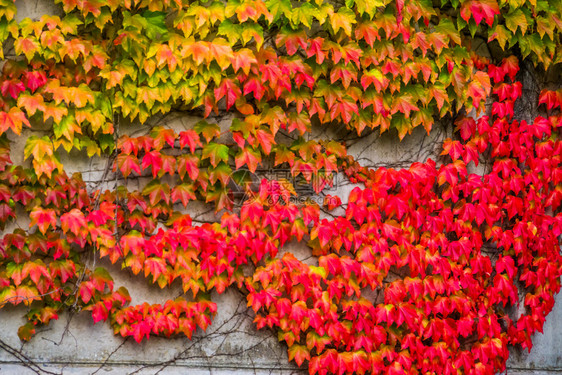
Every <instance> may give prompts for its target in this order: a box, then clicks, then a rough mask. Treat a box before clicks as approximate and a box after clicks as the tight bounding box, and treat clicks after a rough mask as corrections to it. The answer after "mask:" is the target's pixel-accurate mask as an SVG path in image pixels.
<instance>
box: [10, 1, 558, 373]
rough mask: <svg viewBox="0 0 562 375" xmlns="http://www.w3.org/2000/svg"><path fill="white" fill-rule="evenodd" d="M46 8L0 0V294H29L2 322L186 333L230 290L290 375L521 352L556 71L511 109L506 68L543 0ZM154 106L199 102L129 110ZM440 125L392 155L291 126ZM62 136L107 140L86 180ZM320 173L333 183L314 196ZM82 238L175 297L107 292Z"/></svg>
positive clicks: (494, 358)
mask: <svg viewBox="0 0 562 375" xmlns="http://www.w3.org/2000/svg"><path fill="white" fill-rule="evenodd" d="M55 3H57V4H58V6H59V10H60V13H59V14H58V15H44V16H42V17H41V18H40V19H39V20H30V19H23V20H19V21H18V20H16V13H17V9H16V6H15V3H14V2H13V1H12V0H0V40H1V41H2V42H3V47H4V48H3V51H2V53H3V58H4V60H3V67H2V74H1V77H0V93H1V97H0V134H1V135H0V175H1V179H0V225H1V228H2V230H5V229H6V228H9V230H5V233H3V236H2V240H1V241H0V307H4V308H6V307H7V306H9V305H19V304H23V305H25V306H27V307H28V313H27V315H26V318H27V319H28V322H27V323H26V324H24V325H23V326H21V327H20V328H19V330H18V334H19V337H20V338H21V339H22V340H30V339H31V338H32V336H33V335H34V334H35V332H36V330H37V329H38V328H39V327H41V326H45V325H47V324H49V323H50V321H51V320H56V319H58V316H59V314H61V313H62V312H64V311H66V310H76V309H78V310H86V311H89V312H91V316H92V318H93V322H94V323H96V322H100V321H109V323H110V324H111V327H112V328H113V330H114V333H115V334H116V335H121V336H123V337H128V336H132V337H133V338H134V339H135V340H136V341H137V342H140V341H142V340H143V339H149V337H150V336H151V335H158V336H166V337H169V336H173V335H185V336H187V337H189V338H191V336H192V334H193V333H194V331H195V330H197V329H198V327H199V328H200V329H202V330H205V329H206V328H207V327H208V326H209V325H210V324H212V320H213V316H214V315H215V313H216V311H217V305H216V304H215V303H214V302H213V301H212V297H213V294H214V293H219V294H220V293H223V292H224V291H225V290H226V289H227V288H237V289H239V290H240V291H241V292H242V293H244V295H245V296H246V298H247V304H248V307H249V308H250V309H252V310H253V312H254V313H255V320H254V322H255V324H256V327H257V328H258V329H261V328H264V327H269V328H272V329H274V330H276V331H277V332H278V337H279V340H280V341H284V342H285V343H286V344H287V346H288V356H289V360H291V361H293V360H294V361H295V362H296V363H297V365H299V366H307V367H308V369H309V372H310V373H311V374H316V373H318V374H326V373H337V374H343V373H347V374H351V373H359V374H363V373H376V374H378V373H388V374H405V373H411V374H418V373H438V374H492V373H496V372H498V371H502V370H504V369H505V363H506V360H507V358H508V354H509V353H508V347H509V346H521V347H523V348H528V349H529V350H530V348H531V346H532V341H531V336H532V334H533V333H534V332H536V331H541V330H542V327H543V324H544V321H545V317H546V315H547V314H548V313H549V312H550V310H551V309H552V307H553V304H554V295H555V294H556V293H558V291H559V290H560V276H561V275H562V257H561V255H560V242H559V236H560V234H562V213H561V210H560V206H561V201H562V169H561V162H562V161H561V155H562V149H561V147H562V146H561V143H560V140H559V134H560V128H561V127H562V117H561V115H560V107H561V105H562V90H561V89H560V88H559V87H558V86H552V85H550V86H548V84H547V85H546V86H545V87H543V88H542V91H541V92H540V93H538V92H537V93H534V94H531V96H533V100H536V102H537V107H536V108H538V109H537V111H536V116H534V117H533V118H527V119H522V118H518V117H517V116H515V114H514V108H516V107H517V105H518V103H521V99H520V98H521V96H522V94H523V93H524V91H525V89H526V88H525V87H524V86H523V83H522V82H521V81H520V79H519V78H520V76H521V74H520V73H519V70H520V66H521V64H527V65H528V66H533V65H534V66H535V67H536V69H537V71H541V72H543V74H544V75H556V74H558V73H557V72H559V69H560V63H561V62H562V61H561V59H562V47H561V46H562V45H561V43H560V42H561V41H560V35H561V34H560V31H561V30H562V4H561V3H560V2H559V1H541V0H539V1H537V0H508V1H506V0H500V1H499V2H498V1H496V0H486V1H476V0H469V1H465V0H460V1H459V0H453V1H447V0H441V1H428V0H394V1H388V0H346V1H345V2H339V1H323V0H315V1H312V2H291V1H289V0H267V1H263V0H245V1H237V0H228V1H225V2H220V1H208V2H198V1H194V2H188V1H185V0H174V1H172V0H153V1H148V0H127V1H117V0H56V1H55ZM559 78H560V77H558V82H560V80H559ZM554 81H556V79H555V80H554ZM172 112H177V113H184V114H189V115H192V116H193V115H194V116H199V117H200V118H201V121H199V122H197V123H196V124H195V125H194V126H190V127H189V128H186V129H184V130H181V131H177V130H175V129H173V128H171V127H167V126H166V125H161V124H160V125H156V126H153V125H150V124H151V121H150V120H151V119H153V118H154V117H155V116H158V115H163V114H164V115H165V114H168V113H172ZM225 116H226V117H225ZM221 119H222V120H221ZM224 119H227V120H226V122H227V124H226V125H225V120H224ZM440 122H448V123H452V124H454V127H455V130H454V133H453V134H452V136H451V138H448V139H446V140H445V141H444V142H443V148H442V154H441V156H440V158H439V159H438V160H431V159H429V160H427V161H425V162H423V163H422V162H416V163H414V164H412V165H411V167H410V168H407V169H402V170H395V169H387V168H379V169H376V170H375V169H371V168H368V167H365V166H362V165H361V164H360V163H359V162H358V161H357V160H356V159H355V158H354V157H353V156H352V155H350V154H348V153H347V148H346V144H345V142H340V141H339V140H336V139H332V138H324V139H319V138H314V137H311V134H312V131H313V129H314V128H317V127H323V128H327V129H336V128H338V127H341V126H342V124H343V126H344V127H345V128H346V129H347V131H348V133H349V134H352V133H356V135H357V136H359V137H362V136H365V135H366V134H370V133H372V132H374V131H376V132H381V133H383V132H387V131H388V132H391V133H392V134H394V135H395V136H396V137H397V138H399V139H400V140H401V139H403V138H404V137H406V136H407V135H408V134H409V133H411V132H412V131H413V129H414V128H416V127H418V126H422V127H423V128H425V130H426V131H427V132H428V133H429V132H430V131H431V130H432V128H434V127H435V126H436V124H438V123H440ZM125 128H129V129H131V128H132V129H137V130H142V129H145V131H144V132H141V133H142V134H143V135H138V134H136V135H134V134H133V133H130V132H129V133H126V132H124V131H122V129H125ZM21 139H25V147H24V149H23V151H22V153H23V155H22V157H23V159H24V161H23V163H22V165H17V164H14V163H13V162H12V159H15V158H17V159H18V160H19V159H21V157H20V155H14V153H15V151H13V150H11V148H10V147H11V145H12V144H13V143H14V142H16V141H19V140H21ZM69 153H70V154H72V155H80V157H81V158H86V157H89V158H94V157H97V158H102V159H106V160H107V161H108V166H109V168H108V170H107V171H106V174H105V175H104V177H103V178H104V180H103V181H101V182H102V184H100V185H99V188H98V189H94V190H92V189H89V188H88V187H87V185H86V183H85V182H84V181H83V180H82V176H81V175H80V174H79V173H76V174H72V175H69V174H67V172H66V171H65V166H64V165H63V162H62V161H61V160H63V158H61V156H62V155H67V154H69ZM259 168H273V169H275V168H279V169H285V170H288V171H290V172H289V174H290V176H291V178H292V181H289V180H287V179H262V180H261V181H255V180H252V179H251V176H252V174H253V173H255V172H256V171H257V170H258V169H259ZM337 176H345V178H346V179H348V180H349V181H350V182H351V183H353V184H355V185H356V187H355V188H354V189H353V190H352V191H351V192H350V193H349V195H348V196H331V195H326V193H325V190H326V188H327V187H329V186H332V185H333V183H334V180H335V178H336V177H337ZM297 178H299V179H300V180H302V181H304V182H305V183H306V184H308V185H310V186H311V187H312V189H313V193H314V194H316V195H317V196H320V197H322V198H323V202H324V204H318V200H312V199H308V200H307V199H295V198H296V197H297V196H298V192H297V190H296V186H295V181H296V180H295V179H297ZM132 179H137V180H138V181H143V182H142V183H139V184H137V185H138V186H140V187H138V186H137V188H132V187H131V186H132V185H129V184H128V183H127V182H128V181H130V180H132ZM112 181H113V182H116V183H115V186H113V188H108V186H109V185H108V184H109V183H110V182H112ZM299 198H303V197H299ZM196 201H199V202H203V203H205V204H207V205H210V206H212V207H213V209H214V210H215V213H216V221H215V222H209V223H202V224H201V223H196V222H194V221H193V220H192V218H191V217H190V214H189V212H190V207H192V206H190V204H192V203H193V202H196ZM342 202H343V203H342ZM321 203H322V202H321ZM19 223H24V224H22V225H19ZM296 242H304V243H306V244H307V245H308V247H309V248H310V251H311V253H312V255H313V256H314V261H313V262H311V261H306V262H305V261H304V260H299V259H297V257H295V256H294V255H293V254H291V253H290V252H289V251H287V250H290V248H291V246H290V245H291V244H294V243H296ZM99 258H105V259H108V260H109V261H110V262H111V263H118V264H121V265H122V267H123V268H124V269H127V270H129V271H130V272H131V273H133V274H135V275H141V276H144V277H145V278H147V279H148V280H149V281H150V282H151V283H153V284H157V285H158V286H159V287H160V288H165V287H168V286H170V285H172V284H178V285H181V286H182V288H183V292H184V295H183V296H182V297H180V298H177V299H175V300H168V301H167V302H165V303H164V304H152V305H151V304H149V303H144V304H141V305H130V302H131V298H130V296H129V293H128V291H127V290H126V289H125V288H123V287H120V288H116V287H115V286H114V282H113V278H112V276H111V274H110V273H109V272H108V271H107V270H105V269H104V268H102V267H99V266H97V267H96V266H95V261H92V259H94V260H95V259H99Z"/></svg>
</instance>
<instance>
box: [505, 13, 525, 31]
mask: <svg viewBox="0 0 562 375" xmlns="http://www.w3.org/2000/svg"><path fill="white" fill-rule="evenodd" d="M504 17H505V26H507V28H508V29H509V30H511V32H512V33H514V34H515V32H516V31H517V28H518V27H519V28H521V33H522V34H523V35H525V32H526V31H527V27H528V23H527V17H525V14H524V13H523V11H522V10H521V9H515V10H512V11H510V12H509V13H508V14H506V15H505V16H504Z"/></svg>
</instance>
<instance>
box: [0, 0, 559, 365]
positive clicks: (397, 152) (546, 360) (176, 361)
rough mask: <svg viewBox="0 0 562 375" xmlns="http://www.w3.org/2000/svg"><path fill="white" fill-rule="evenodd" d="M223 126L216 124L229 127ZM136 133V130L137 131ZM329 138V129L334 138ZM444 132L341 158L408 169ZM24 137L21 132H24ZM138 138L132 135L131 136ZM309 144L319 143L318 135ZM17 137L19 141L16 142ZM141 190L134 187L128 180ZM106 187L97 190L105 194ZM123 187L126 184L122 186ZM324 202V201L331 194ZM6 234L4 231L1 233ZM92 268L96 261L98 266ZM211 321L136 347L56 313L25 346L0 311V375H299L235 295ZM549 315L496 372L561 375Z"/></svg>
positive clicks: (183, 121) (371, 145)
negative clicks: (528, 348)
mask: <svg viewBox="0 0 562 375" xmlns="http://www.w3.org/2000/svg"><path fill="white" fill-rule="evenodd" d="M51 3H52V2H51V1H47V0H36V1H35V0H33V1H30V0H27V1H22V0H18V1H16V4H17V6H18V9H19V17H20V19H21V18H23V17H26V16H27V17H31V18H39V17H40V16H41V15H43V14H53V13H57V12H58V8H57V7H56V6H53V5H52V4H51ZM197 120H198V119H194V118H187V117H182V118H178V117H174V116H169V117H168V118H167V119H165V120H164V122H165V123H166V126H170V127H172V128H175V129H176V130H183V129H185V128H189V127H191V126H192V125H193V124H194V123H195V122H196V121H197ZM229 122H230V121H229V119H228V118H225V119H223V120H222V124H223V125H225V126H228V125H229ZM121 131H122V134H123V133H129V134H133V133H134V132H135V131H138V128H134V127H127V126H123V128H122V129H121ZM141 131H142V130H141ZM335 132H336V133H337V131H335ZM450 132H451V128H450V126H449V127H447V126H436V127H435V129H434V130H433V131H432V132H431V134H430V135H429V136H428V135H426V134H425V133H424V131H423V130H422V129H417V130H416V131H415V132H414V134H412V135H411V136H408V137H406V138H405V139H404V140H403V141H402V142H398V141H397V138H396V135H395V134H386V135H383V136H382V137H381V136H378V135H377V134H372V135H370V136H368V137H366V138H363V139H361V140H358V141H356V142H355V143H353V142H351V143H349V151H350V153H352V154H353V155H355V156H356V158H357V159H359V160H360V161H361V163H362V164H364V165H368V166H372V167H380V166H387V167H396V168H402V167H407V166H408V165H409V164H411V163H412V162H414V161H424V160H426V159H427V158H428V157H432V158H434V159H436V158H438V154H439V151H440V150H439V148H440V141H441V140H442V139H444V138H446V137H447V136H448V134H450ZM24 135H28V134H24ZM135 135H139V134H135ZM314 136H315V137H328V136H333V134H326V133H325V132H324V131H323V130H322V129H318V130H316V133H315V134H314ZM22 138H23V137H22ZM12 148H13V160H14V162H15V163H21V162H22V161H23V160H22V159H23V144H22V143H21V141H17V142H16V143H15V144H14V145H13V147H12ZM62 161H63V164H64V165H65V167H67V168H68V170H69V172H72V171H79V172H82V173H83V177H84V180H85V181H86V182H87V183H88V184H89V186H90V187H92V188H94V187H99V186H98V182H99V181H100V176H101V174H102V173H103V171H104V170H105V163H106V161H105V160H104V159H96V158H92V159H88V158H85V157H84V155H81V154H71V155H67V156H65V157H63V160H62ZM138 183H141V182H138ZM112 184H114V182H112V183H108V184H107V186H106V187H107V188H113V187H114V185H112ZM131 187H132V186H131ZM351 188H352V186H350V185H345V184H341V183H340V184H339V185H338V186H337V193H338V195H340V196H341V197H342V198H343V197H345V196H346V194H347V192H349V191H350V190H351ZM332 194H333V193H332ZM192 212H194V213H195V215H194V217H197V213H200V214H201V216H200V217H199V219H200V220H202V219H210V217H206V216H205V215H208V214H205V213H204V212H205V210H204V207H202V206H193V207H192ZM6 230H10V228H7V229H6ZM290 250H291V251H294V252H296V253H297V255H298V257H300V258H301V259H303V258H306V257H307V256H309V255H310V254H309V252H308V250H307V249H306V248H304V247H294V248H292V249H290ZM98 264H99V261H98ZM101 264H102V265H104V266H106V267H107V268H108V269H109V271H110V272H111V274H112V275H113V276H114V277H115V285H116V287H118V286H121V285H124V286H126V287H128V289H129V291H130V292H131V297H132V304H137V303H142V302H145V301H146V302H149V303H162V302H164V301H166V300H167V299H169V298H174V297H176V296H178V295H180V294H181V291H180V290H179V289H177V288H173V287H172V288H167V289H164V290H159V289H158V288H157V287H156V288H155V287H150V286H149V283H148V282H147V281H146V280H145V279H144V278H142V277H140V276H133V275H132V274H130V273H129V272H126V271H122V270H121V269H120V267H119V266H117V265H111V264H109V263H107V262H103V261H102V262H101ZM213 300H214V301H215V302H216V303H217V305H218V314H217V316H216V317H215V319H214V321H213V324H212V325H211V326H210V327H209V328H208V330H207V332H202V331H201V330H198V331H197V333H196V334H195V336H194V337H193V339H192V340H188V339H186V338H176V339H164V338H155V337H151V338H150V340H149V341H146V340H144V341H143V342H142V343H141V344H137V343H136V342H134V340H132V339H128V340H123V339H122V338H120V337H118V336H114V335H113V333H112V330H111V327H110V326H109V324H108V323H98V324H96V325H93V322H92V320H91V317H90V315H89V314H88V313H84V314H64V315H62V316H61V317H60V319H59V321H57V322H52V323H51V324H50V325H49V326H48V327H46V328H44V329H42V330H41V331H40V332H38V334H37V335H36V336H35V337H34V338H33V339H32V340H31V341H30V342H29V343H25V344H22V343H21V342H20V340H19V338H18V337H17V327H18V326H19V325H21V324H22V323H23V322H24V319H23V318H22V316H23V315H24V314H25V308H24V307H21V308H18V309H14V308H9V309H2V310H0V374H21V375H23V374H34V373H63V374H85V373H88V374H94V373H98V374H123V373H131V374H132V373H134V374H156V373H162V374H180V373H182V374H184V373H188V374H192V375H199V374H254V373H255V374H293V373H294V374H301V373H302V374H305V373H306V371H303V370H299V369H298V368H296V366H294V365H292V364H290V363H289V362H288V361H287V353H286V346H285V345H284V344H280V343H279V342H278V340H277V337H276V334H275V333H274V332H271V331H268V330H261V331H257V330H256V329H255V327H254V325H253V323H252V320H253V313H252V311H251V310H249V309H248V308H247V307H246V303H245V299H244V297H243V296H242V295H241V294H239V293H238V292H237V291H235V290H234V289H233V290H230V291H228V292H227V293H225V294H223V295H220V296H218V295H215V296H213ZM558 300H559V303H558V304H557V305H556V306H555V308H554V311H553V312H552V313H551V314H550V315H549V316H548V318H547V321H546V324H545V327H544V334H539V335H536V337H535V338H534V348H533V350H532V352H531V353H530V354H529V353H527V352H524V353H523V352H515V351H514V352H513V353H512V356H511V358H510V360H509V362H508V370H507V371H506V374H518V375H523V374H535V375H546V374H555V373H562V296H559V298H558Z"/></svg>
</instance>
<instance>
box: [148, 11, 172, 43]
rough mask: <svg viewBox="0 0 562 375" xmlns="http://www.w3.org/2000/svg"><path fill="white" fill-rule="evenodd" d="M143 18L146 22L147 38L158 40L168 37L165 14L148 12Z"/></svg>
mask: <svg viewBox="0 0 562 375" xmlns="http://www.w3.org/2000/svg"><path fill="white" fill-rule="evenodd" d="M142 16H143V17H144V19H145V20H146V36H148V37H149V38H150V39H156V38H157V37H158V36H160V37H162V38H166V37H167V36H168V28H167V27H166V23H165V19H166V13H165V12H150V11H148V10H147V11H144V12H143V13H142Z"/></svg>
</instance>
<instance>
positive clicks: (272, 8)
mask: <svg viewBox="0 0 562 375" xmlns="http://www.w3.org/2000/svg"><path fill="white" fill-rule="evenodd" d="M265 6H266V7H267V10H269V13H271V15H272V16H273V22H277V20H279V18H280V17H281V16H285V17H287V18H289V19H291V15H292V8H293V7H292V5H291V1H290V0H269V1H267V2H266V3H265Z"/></svg>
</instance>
